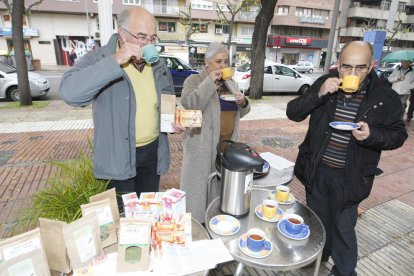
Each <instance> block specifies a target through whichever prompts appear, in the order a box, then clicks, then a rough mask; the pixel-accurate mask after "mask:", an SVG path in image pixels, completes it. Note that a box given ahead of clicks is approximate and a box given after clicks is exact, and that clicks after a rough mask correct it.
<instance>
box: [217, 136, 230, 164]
mask: <svg viewBox="0 0 414 276" xmlns="http://www.w3.org/2000/svg"><path fill="white" fill-rule="evenodd" d="M222 143H227V144H233V143H234V141H232V140H221V141H220V142H218V144H217V154H219V155H220V159H221V160H222V161H223V162H224V163H226V165H227V166H228V167H229V168H230V167H231V165H230V164H229V162H227V160H226V159H224V158H223V153H222V152H221V150H220V146H221V144H222Z"/></svg>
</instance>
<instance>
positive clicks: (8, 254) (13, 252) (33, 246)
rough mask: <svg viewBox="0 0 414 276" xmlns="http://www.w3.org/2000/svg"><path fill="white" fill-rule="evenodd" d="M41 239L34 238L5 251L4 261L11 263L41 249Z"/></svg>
mask: <svg viewBox="0 0 414 276" xmlns="http://www.w3.org/2000/svg"><path fill="white" fill-rule="evenodd" d="M41 248H42V247H41V245H40V239H38V238H34V239H30V240H28V241H24V242H21V243H18V244H15V245H12V246H10V247H7V248H5V249H3V254H4V260H5V261H9V260H11V259H13V258H16V257H18V256H20V255H22V254H26V253H28V252H32V251H34V250H37V249H41Z"/></svg>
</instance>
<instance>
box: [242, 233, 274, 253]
mask: <svg viewBox="0 0 414 276" xmlns="http://www.w3.org/2000/svg"><path fill="white" fill-rule="evenodd" d="M246 244H247V248H248V249H249V250H250V251H254V252H258V251H262V250H270V248H271V245H270V242H269V241H266V235H265V233H264V232H263V231H262V230H260V229H259V228H252V229H250V230H249V231H247V240H246Z"/></svg>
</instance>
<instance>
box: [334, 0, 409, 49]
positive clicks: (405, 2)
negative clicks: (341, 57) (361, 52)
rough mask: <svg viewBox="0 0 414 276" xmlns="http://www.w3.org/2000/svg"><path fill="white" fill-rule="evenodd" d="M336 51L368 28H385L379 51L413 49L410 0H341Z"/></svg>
mask: <svg viewBox="0 0 414 276" xmlns="http://www.w3.org/2000/svg"><path fill="white" fill-rule="evenodd" d="M342 11H343V12H342V14H341V18H340V20H339V24H338V28H339V42H338V44H337V47H336V51H337V52H339V51H340V49H341V48H342V46H343V45H344V44H345V43H347V42H349V41H353V40H360V39H361V37H363V36H364V33H365V32H367V31H372V30H382V31H385V32H386V38H385V43H384V48H383V55H385V54H386V53H387V52H388V51H397V50H401V49H414V1H413V0H343V1H342Z"/></svg>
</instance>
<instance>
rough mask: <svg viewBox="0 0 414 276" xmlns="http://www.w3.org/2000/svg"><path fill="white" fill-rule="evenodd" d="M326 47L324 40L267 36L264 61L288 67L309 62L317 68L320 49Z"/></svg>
mask: <svg viewBox="0 0 414 276" xmlns="http://www.w3.org/2000/svg"><path fill="white" fill-rule="evenodd" d="M327 45H328V39H325V38H313V37H312V38H311V37H290V36H268V39H267V45H266V47H267V48H266V59H269V60H272V61H275V62H279V63H283V64H288V65H289V64H296V63H297V62H299V61H310V62H312V63H313V65H314V66H315V67H316V68H318V67H319V64H320V61H321V53H322V49H323V48H326V47H327Z"/></svg>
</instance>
